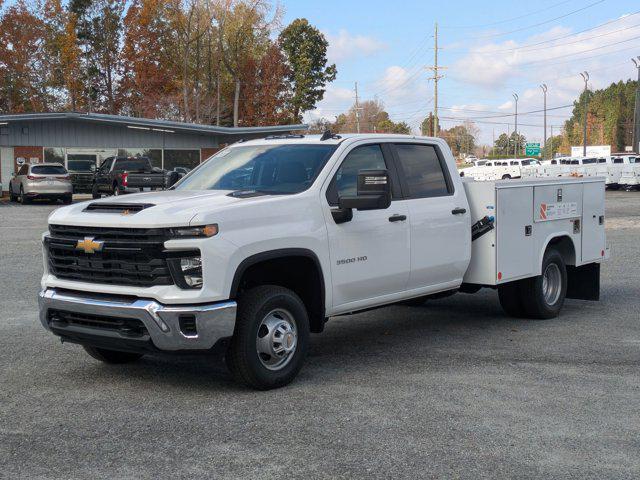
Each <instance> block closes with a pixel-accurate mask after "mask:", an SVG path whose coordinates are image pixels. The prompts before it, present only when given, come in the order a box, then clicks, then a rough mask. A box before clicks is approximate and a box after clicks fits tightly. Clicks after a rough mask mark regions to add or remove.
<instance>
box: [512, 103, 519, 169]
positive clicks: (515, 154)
mask: <svg viewBox="0 0 640 480" xmlns="http://www.w3.org/2000/svg"><path fill="white" fill-rule="evenodd" d="M518 98H520V97H518V94H517V93H514V94H513V99H514V100H515V101H516V123H515V129H514V133H515V134H516V135H515V137H516V141H515V145H514V146H513V155H514V156H515V157H516V158H518V143H520V142H519V140H520V139H519V138H518Z"/></svg>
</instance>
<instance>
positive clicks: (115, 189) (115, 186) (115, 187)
mask: <svg viewBox="0 0 640 480" xmlns="http://www.w3.org/2000/svg"><path fill="white" fill-rule="evenodd" d="M111 194H112V195H113V196H114V197H117V196H118V195H120V189H119V188H118V184H117V183H114V184H113V188H112V189H111Z"/></svg>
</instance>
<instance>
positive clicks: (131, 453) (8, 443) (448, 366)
mask: <svg viewBox="0 0 640 480" xmlns="http://www.w3.org/2000/svg"><path fill="white" fill-rule="evenodd" d="M54 208H57V207H56V206H52V205H27V206H18V205H14V204H6V203H0V265H1V269H0V271H1V273H2V275H1V276H0V477H2V478H12V479H14V478H159V477H165V478H170V477H173V478H182V477H199V478H202V477H206V478H272V477H280V478H321V477H322V478H326V477H329V478H362V477H376V478H473V479H476V478H531V477H538V478H556V477H564V478H567V477H569V478H581V479H582V478H594V479H602V478H638V477H640V454H639V452H640V371H639V366H640V323H639V313H640V268H639V267H640V241H639V240H640V236H639V234H640V193H632V192H630V193H626V192H608V193H607V234H608V241H609V243H610V245H611V253H612V258H611V260H610V261H609V262H607V263H606V264H605V265H604V267H603V277H602V300H601V301H600V302H596V303H592V302H582V301H575V300H568V301H567V302H566V304H565V308H564V310H563V313H562V315H561V316H560V317H559V318H557V319H554V320H547V321H524V320H512V319H509V318H507V317H505V315H504V314H503V313H502V311H501V309H500V306H499V304H498V298H497V295H496V293H495V292H494V291H490V290H486V291H482V292H481V293H479V294H477V295H463V294H460V295H456V296H453V297H450V298H447V299H442V300H436V301H432V302H430V303H428V304H427V305H426V306H425V307H420V308H412V307H405V306H397V307H388V308H383V309H379V310H374V311H370V312H367V313H362V314H359V315H355V316H352V317H340V318H335V319H332V320H331V321H330V323H329V324H328V325H327V329H326V331H325V332H324V333H323V334H322V335H315V336H313V337H312V345H311V351H310V357H309V358H308V361H307V365H306V367H305V368H304V369H303V371H302V372H301V374H300V375H299V377H298V379H297V380H296V381H295V382H294V383H293V384H291V385H289V386H288V387H286V388H283V389H280V390H276V391H270V392H255V391H251V390H247V389H244V388H242V387H239V386H237V385H236V384H235V383H233V382H232V380H231V378H230V376H229V375H228V374H227V373H226V370H225V367H224V364H223V363H222V360H221V359H220V358H217V357H216V358H208V357H207V358H203V357H187V356H184V357H179V358H175V357H145V358H144V359H143V360H142V361H140V362H139V363H136V364H132V365H126V366H107V365H103V364H100V363H98V362H97V361H95V360H93V359H91V358H90V357H88V356H87V355H86V354H85V353H84V351H82V349H81V348H80V347H78V346H76V345H70V344H64V345H61V344H60V342H59V341H58V340H57V339H56V338H55V337H54V336H52V335H50V334H49V333H47V332H45V331H44V329H43V328H42V327H41V326H40V324H39V322H38V320H37V301H36V295H37V292H38V289H39V281H40V275H41V271H42V257H41V246H40V235H41V233H42V231H44V229H45V225H46V218H47V215H48V214H49V213H50V212H51V211H52V210H53V209H54Z"/></svg>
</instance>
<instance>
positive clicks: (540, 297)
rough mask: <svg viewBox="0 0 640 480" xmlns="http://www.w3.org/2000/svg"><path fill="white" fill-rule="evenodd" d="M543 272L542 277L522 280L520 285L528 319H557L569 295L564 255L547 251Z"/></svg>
mask: <svg viewBox="0 0 640 480" xmlns="http://www.w3.org/2000/svg"><path fill="white" fill-rule="evenodd" d="M541 271H542V275H539V276H537V277H532V278H527V279H525V280H521V283H520V287H519V288H520V292H521V296H520V298H521V301H522V306H523V308H524V316H525V317H526V318H533V319H540V320H543V319H549V318H555V317H557V316H558V314H559V313H560V310H561V309H562V305H563V304H564V299H565V296H566V294H567V268H566V266H565V264H564V260H563V258H562V255H560V253H559V252H558V251H557V250H556V249H554V248H548V249H547V251H546V252H545V254H544V259H543V260H542V270H541ZM545 277H547V278H546V280H545ZM545 286H546V290H545Z"/></svg>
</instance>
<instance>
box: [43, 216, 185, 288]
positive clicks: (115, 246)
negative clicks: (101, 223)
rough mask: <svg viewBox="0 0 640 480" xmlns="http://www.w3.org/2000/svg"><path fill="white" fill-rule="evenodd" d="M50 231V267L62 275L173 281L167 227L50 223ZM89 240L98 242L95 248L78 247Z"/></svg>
mask: <svg viewBox="0 0 640 480" xmlns="http://www.w3.org/2000/svg"><path fill="white" fill-rule="evenodd" d="M49 232H50V236H47V237H45V245H46V247H47V253H48V261H49V270H50V272H51V273H52V274H53V275H55V276H56V277H58V278H62V279H68V280H77V281H82V282H92V283H102V284H111V285H132V286H139V287H151V286H155V285H172V284H173V279H172V277H171V274H170V272H169V268H168V265H167V258H168V256H169V254H168V253H167V252H165V250H164V242H165V240H167V235H166V232H165V231H164V230H163V229H146V228H107V227H75V226H67V225H50V226H49ZM87 239H88V240H90V241H91V240H93V241H96V242H98V244H99V246H98V248H97V249H96V250H95V251H93V252H87V251H85V250H82V249H79V248H78V242H79V241H80V242H82V241H85V240H87ZM101 242H103V243H101Z"/></svg>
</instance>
